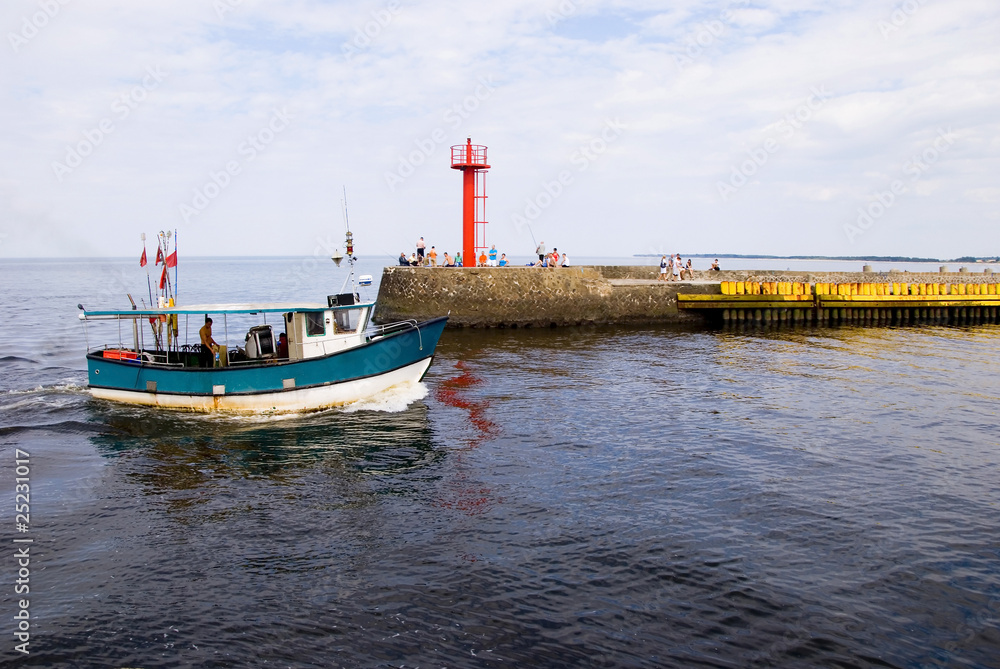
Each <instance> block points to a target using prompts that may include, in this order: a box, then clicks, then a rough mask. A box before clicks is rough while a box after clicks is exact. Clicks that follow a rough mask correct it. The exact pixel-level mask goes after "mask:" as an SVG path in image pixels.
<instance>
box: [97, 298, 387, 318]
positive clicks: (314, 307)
mask: <svg viewBox="0 0 1000 669" xmlns="http://www.w3.org/2000/svg"><path fill="white" fill-rule="evenodd" d="M373 304H375V303H374V302H358V303H356V304H350V305H340V306H329V305H326V304H320V303H316V302H289V303H275V302H272V303H262V304H192V305H189V306H184V307H163V308H157V309H148V308H143V309H111V310H94V311H87V310H86V309H84V310H83V313H82V314H80V320H84V321H89V320H123V319H124V320H129V319H135V318H151V317H153V316H164V315H165V316H170V315H174V314H177V315H184V314H187V315H201V314H262V313H287V312H289V311H292V312H299V313H302V312H314V313H315V312H320V311H327V310H330V309H333V310H337V309H357V308H358V307H370V306H372V305H373ZM81 308H82V307H81Z"/></svg>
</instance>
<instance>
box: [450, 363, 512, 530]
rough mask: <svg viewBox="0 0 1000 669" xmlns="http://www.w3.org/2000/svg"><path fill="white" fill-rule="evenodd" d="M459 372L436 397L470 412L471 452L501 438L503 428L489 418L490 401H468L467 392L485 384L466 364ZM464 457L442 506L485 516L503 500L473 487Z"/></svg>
mask: <svg viewBox="0 0 1000 669" xmlns="http://www.w3.org/2000/svg"><path fill="white" fill-rule="evenodd" d="M455 368H456V369H458V370H461V374H459V375H458V376H453V377H452V378H450V379H445V380H444V381H442V382H441V383H440V384H438V387H437V389H436V390H435V391H434V396H435V398H437V400H438V401H439V402H441V403H442V404H446V405H448V406H450V407H455V408H456V409H462V410H463V411H468V412H469V424H470V425H471V426H472V428H473V434H472V435H471V436H470V437H468V438H467V439H466V442H467V443H468V449H474V448H476V447H478V446H479V445H481V444H482V443H484V442H486V441H487V440H489V439H492V438H493V437H495V436H497V435H498V434H499V433H500V427H499V426H498V425H497V424H496V423H494V422H493V421H491V420H490V419H489V418H487V417H486V411H487V409H489V407H490V403H489V401H488V400H481V399H480V400H474V399H471V398H469V397H467V392H466V391H467V390H468V389H469V388H471V387H473V386H476V385H479V384H480V383H482V382H483V380H482V379H481V378H479V377H478V376H476V375H475V374H473V373H472V371H470V370H469V369H468V367H467V366H466V364H465V363H464V362H462V361H458V362H456V363H455ZM461 457H462V455H461V453H459V454H458V455H457V458H458V459H457V465H456V467H457V470H456V478H455V480H454V481H452V482H450V483H449V484H448V487H449V488H452V489H453V492H451V493H450V494H447V497H449V498H450V499H441V500H439V501H438V504H439V505H440V506H442V507H444V508H447V509H457V510H459V511H462V512H463V513H466V514H468V515H470V516H476V515H479V514H481V513H485V512H486V511H488V510H489V509H490V508H491V507H492V506H493V505H494V504H496V503H498V502H502V501H503V500H502V499H498V498H496V497H494V496H493V494H492V493H493V491H492V490H491V489H490V488H484V487H482V486H476V485H472V484H470V483H469V482H468V481H466V480H465V479H466V478H467V474H466V473H465V472H464V471H463V469H464V468H463V466H462V460H461Z"/></svg>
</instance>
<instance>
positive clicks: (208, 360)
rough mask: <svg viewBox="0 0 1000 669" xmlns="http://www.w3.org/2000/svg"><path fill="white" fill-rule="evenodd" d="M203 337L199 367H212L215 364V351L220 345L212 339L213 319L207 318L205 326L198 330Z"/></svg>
mask: <svg viewBox="0 0 1000 669" xmlns="http://www.w3.org/2000/svg"><path fill="white" fill-rule="evenodd" d="M198 335H199V336H200V337H201V353H199V354H198V366H199V367H212V366H213V365H214V364H215V349H216V347H217V346H218V343H216V341H215V340H214V339H212V319H211V318H208V317H205V324H204V325H202V326H201V329H200V330H198Z"/></svg>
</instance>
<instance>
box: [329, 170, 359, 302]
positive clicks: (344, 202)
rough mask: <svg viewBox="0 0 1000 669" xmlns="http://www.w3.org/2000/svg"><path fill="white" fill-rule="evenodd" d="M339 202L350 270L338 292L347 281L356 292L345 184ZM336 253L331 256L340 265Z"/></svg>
mask: <svg viewBox="0 0 1000 669" xmlns="http://www.w3.org/2000/svg"><path fill="white" fill-rule="evenodd" d="M340 203H341V206H342V207H343V210H344V227H346V228H347V237H346V239H345V241H344V243H345V244H346V245H347V262H348V263H350V265H351V272H350V274H348V275H347V278H346V279H344V285H342V286H341V287H340V292H341V293H343V292H344V289H345V288H347V284H348V282H350V284H351V292H352V293H357V292H358V286H357V284H355V282H354V261H355V260H357V258H355V257H354V235H353V234H352V233H351V222H350V220H349V219H348V218H347V186H344V199H343V200H341V201H340ZM338 255H340V254H339V253H336V254H335V255H334V256H333V261H334V262H335V263H337V264H338V265H340V259H338V257H337V256H338Z"/></svg>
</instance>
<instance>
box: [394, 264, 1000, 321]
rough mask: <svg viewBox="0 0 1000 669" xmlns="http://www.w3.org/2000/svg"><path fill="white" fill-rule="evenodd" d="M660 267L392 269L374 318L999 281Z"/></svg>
mask: <svg viewBox="0 0 1000 669" xmlns="http://www.w3.org/2000/svg"><path fill="white" fill-rule="evenodd" d="M658 272H659V268H658V267H655V266H603V265H595V266H583V267H567V268H556V269H547V268H537V267H466V268H431V267H395V266H393V267H386V268H385V270H384V271H383V273H382V282H381V286H380V288H379V297H378V306H377V308H376V311H375V319H376V320H377V321H379V322H389V321H394V320H405V319H416V320H425V319H428V318H433V317H436V316H443V315H445V314H447V315H449V325H450V326H451V327H557V326H569V325H583V324H599V323H609V324H610V323H615V324H628V323H635V324H643V323H685V322H691V323H701V322H703V321H704V320H705V319H706V318H709V317H710V316H709V315H708V314H707V313H705V312H703V311H699V310H686V309H678V306H677V302H678V300H677V294H678V293H684V294H687V295H699V294H702V295H721V294H722V282H723V281H736V282H798V283H806V284H815V283H826V284H850V283H867V284H873V283H886V284H892V283H900V282H906V283H928V284H941V283H948V284H969V283H977V284H979V283H995V282H996V281H997V279H998V278H1000V275H998V276H994V275H989V274H969V273H965V272H962V273H959V272H952V273H910V272H887V273H872V272H793V271H753V270H739V271H722V272H710V271H696V272H694V276H693V278H692V279H691V280H687V281H680V282H676V281H674V282H663V281H658V280H657V275H658Z"/></svg>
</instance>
